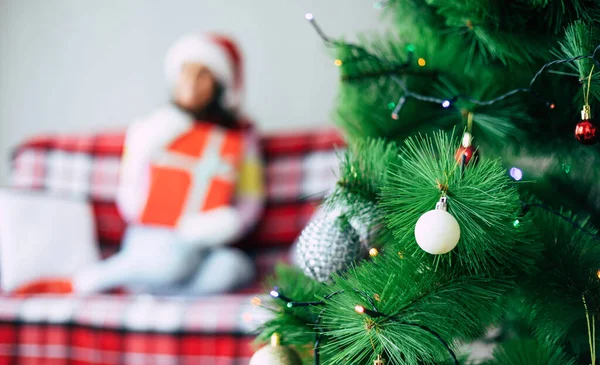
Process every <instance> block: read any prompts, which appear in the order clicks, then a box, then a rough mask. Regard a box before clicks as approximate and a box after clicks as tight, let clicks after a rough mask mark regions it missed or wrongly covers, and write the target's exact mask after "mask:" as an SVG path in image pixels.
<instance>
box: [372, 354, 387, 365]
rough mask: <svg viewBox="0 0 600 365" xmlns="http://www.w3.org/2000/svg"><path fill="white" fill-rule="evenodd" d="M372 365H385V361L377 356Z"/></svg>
mask: <svg viewBox="0 0 600 365" xmlns="http://www.w3.org/2000/svg"><path fill="white" fill-rule="evenodd" d="M373 365H385V361H383V358H382V357H381V355H377V360H375V361H373Z"/></svg>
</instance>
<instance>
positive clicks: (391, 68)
mask: <svg viewBox="0 0 600 365" xmlns="http://www.w3.org/2000/svg"><path fill="white" fill-rule="evenodd" d="M378 3H379V2H378ZM380 3H383V2H380ZM305 18H306V20H308V21H309V22H310V24H311V25H312V27H313V28H314V30H315V31H316V32H317V34H318V35H319V37H320V38H321V39H322V41H323V43H324V44H325V45H326V46H328V47H332V48H338V47H347V48H350V49H352V50H354V51H356V52H357V53H358V54H359V55H360V56H361V57H363V58H364V59H372V60H374V61H376V62H378V63H379V64H380V65H382V66H384V67H385V69H384V70H383V71H382V72H380V73H376V75H378V76H389V77H390V79H392V80H393V81H394V82H395V83H396V84H398V86H399V87H400V88H401V89H402V92H403V94H402V95H401V96H400V97H399V99H398V102H397V103H396V105H395V108H394V110H393V111H392V115H391V116H392V118H393V119H398V118H399V115H400V111H401V110H402V107H403V106H404V104H405V103H406V101H407V99H409V98H412V99H416V100H420V101H423V102H428V103H434V104H438V105H440V106H441V107H443V108H445V109H448V108H450V107H453V105H454V104H455V103H456V102H457V101H458V100H461V99H462V100H466V101H468V102H470V103H472V104H475V105H478V106H489V105H493V104H496V103H498V102H501V101H504V100H506V99H508V98H510V97H511V96H513V95H516V94H519V93H529V94H531V95H532V96H534V97H535V98H537V99H539V100H541V101H542V102H544V103H545V105H546V106H547V107H548V108H550V109H554V108H555V107H556V105H555V104H554V103H553V102H551V101H549V100H547V99H545V98H544V97H543V96H542V95H540V94H539V93H538V92H536V91H535V90H533V86H534V84H535V82H536V81H537V79H538V78H539V77H540V75H542V74H543V73H544V71H546V70H547V69H549V68H551V67H553V66H557V65H560V64H564V63H571V62H575V61H578V60H584V59H588V60H592V61H593V62H594V64H595V65H596V67H600V60H598V58H597V57H596V56H598V55H599V54H598V53H599V52H600V45H599V46H597V47H596V48H595V49H594V52H593V53H592V54H589V55H581V56H577V57H571V58H563V59H557V60H554V61H551V62H548V63H546V64H544V65H543V66H542V67H541V68H540V69H539V70H538V71H537V72H536V73H535V75H534V76H533V78H532V79H531V81H530V82H529V85H528V86H527V87H520V88H516V89H513V90H510V91H507V92H506V93H504V94H502V95H499V96H497V97H495V98H493V99H489V100H479V99H477V98H474V97H472V96H468V95H463V94H458V95H451V96H449V97H446V98H439V97H435V96H431V95H423V94H419V93H416V92H414V91H411V90H410V89H409V88H408V86H407V85H406V82H404V80H402V78H400V77H399V75H400V74H401V73H402V71H404V70H405V69H407V68H409V67H411V66H413V61H414V46H412V45H408V46H407V47H406V50H407V57H406V61H405V62H402V63H393V62H390V61H388V60H385V59H383V58H381V57H378V56H377V55H375V54H373V53H372V52H369V51H368V50H367V49H365V48H364V47H362V46H359V45H356V44H353V43H349V42H340V41H337V40H334V39H332V38H331V37H329V36H328V35H327V34H326V33H325V32H324V31H323V29H322V28H321V26H320V25H319V24H318V23H317V21H316V19H315V17H314V15H313V14H312V13H306V15H305ZM343 63H344V61H343V60H340V59H336V60H335V61H334V64H335V65H336V66H342V65H343ZM417 64H418V66H419V67H425V66H426V65H427V61H426V60H425V59H424V58H422V57H421V58H418V59H417ZM366 76H367V77H370V76H373V75H370V74H368V75H366Z"/></svg>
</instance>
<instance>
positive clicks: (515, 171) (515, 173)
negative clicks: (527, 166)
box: [510, 167, 523, 181]
mask: <svg viewBox="0 0 600 365" xmlns="http://www.w3.org/2000/svg"><path fill="white" fill-rule="evenodd" d="M510 176H511V177H512V178H513V179H515V180H516V181H520V180H521V179H522V178H523V171H522V170H521V169H520V168H518V167H512V168H511V169H510Z"/></svg>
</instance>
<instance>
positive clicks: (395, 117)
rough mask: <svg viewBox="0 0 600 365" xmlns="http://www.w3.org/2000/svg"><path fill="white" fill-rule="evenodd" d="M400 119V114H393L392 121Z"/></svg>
mask: <svg viewBox="0 0 600 365" xmlns="http://www.w3.org/2000/svg"><path fill="white" fill-rule="evenodd" d="M398 118H400V116H399V115H398V113H392V119H394V120H398Z"/></svg>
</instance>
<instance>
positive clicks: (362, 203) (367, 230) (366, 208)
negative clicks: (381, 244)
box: [347, 199, 382, 252]
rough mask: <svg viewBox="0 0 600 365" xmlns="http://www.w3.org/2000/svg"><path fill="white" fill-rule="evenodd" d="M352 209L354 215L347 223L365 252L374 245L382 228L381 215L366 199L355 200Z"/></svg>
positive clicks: (373, 204)
mask: <svg viewBox="0 0 600 365" xmlns="http://www.w3.org/2000/svg"><path fill="white" fill-rule="evenodd" d="M347 209H349V208H347ZM352 209H353V211H354V212H355V214H353V216H352V217H351V218H350V219H349V220H348V222H349V223H350V225H351V226H352V227H354V229H355V230H356V232H357V233H358V236H359V237H360V244H361V245H362V248H363V250H364V251H365V252H366V251H368V250H369V249H370V248H371V247H373V246H374V245H375V242H374V241H375V239H376V237H377V233H378V232H379V230H380V229H381V226H382V214H381V212H380V210H379V208H378V207H377V205H375V203H373V202H371V201H368V200H366V199H356V200H355V201H354V203H353V207H352Z"/></svg>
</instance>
